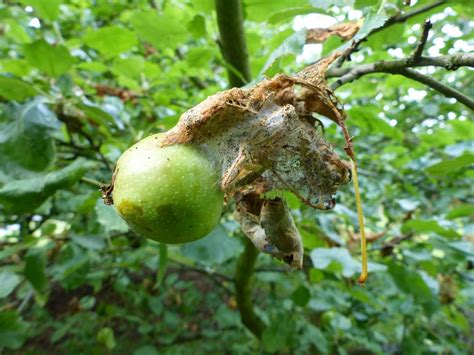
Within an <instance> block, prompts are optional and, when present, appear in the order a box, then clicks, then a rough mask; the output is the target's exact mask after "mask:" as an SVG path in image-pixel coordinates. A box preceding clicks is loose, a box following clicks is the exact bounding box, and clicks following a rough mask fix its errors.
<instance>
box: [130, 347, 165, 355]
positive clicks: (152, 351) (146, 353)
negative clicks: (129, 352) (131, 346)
mask: <svg viewBox="0 0 474 355" xmlns="http://www.w3.org/2000/svg"><path fill="white" fill-rule="evenodd" d="M158 354H159V352H158V350H157V349H156V348H155V347H154V346H153V345H144V346H140V347H139V348H138V349H137V350H135V351H134V352H133V355H158Z"/></svg>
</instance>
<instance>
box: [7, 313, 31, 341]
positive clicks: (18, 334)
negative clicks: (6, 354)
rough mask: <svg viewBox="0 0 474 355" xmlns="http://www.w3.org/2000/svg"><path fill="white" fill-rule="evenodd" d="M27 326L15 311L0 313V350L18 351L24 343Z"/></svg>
mask: <svg viewBox="0 0 474 355" xmlns="http://www.w3.org/2000/svg"><path fill="white" fill-rule="evenodd" d="M27 330H28V324H27V323H25V322H23V321H22V320H21V318H20V316H19V315H18V313H17V312H15V311H2V312H0V349H1V348H4V347H6V348H9V349H18V348H19V347H20V346H22V345H23V343H24V342H25V340H26V338H27V336H28V334H27V333H26V331H27Z"/></svg>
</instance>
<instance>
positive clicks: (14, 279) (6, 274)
mask: <svg viewBox="0 0 474 355" xmlns="http://www.w3.org/2000/svg"><path fill="white" fill-rule="evenodd" d="M20 282H21V278H20V276H18V275H17V274H15V273H14V272H12V271H8V270H4V271H1V272H0V285H1V287H0V298H5V297H7V296H8V295H9V294H10V293H12V292H13V290H14V289H15V287H17V286H18V284H19V283H20Z"/></svg>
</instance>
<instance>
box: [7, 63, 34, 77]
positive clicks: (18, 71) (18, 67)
mask: <svg viewBox="0 0 474 355" xmlns="http://www.w3.org/2000/svg"><path fill="white" fill-rule="evenodd" d="M31 70H32V67H31V66H30V65H29V64H28V62H27V61H26V60H24V59H4V60H0V71H1V72H3V73H9V74H13V75H15V76H27V75H29V74H30V73H31Z"/></svg>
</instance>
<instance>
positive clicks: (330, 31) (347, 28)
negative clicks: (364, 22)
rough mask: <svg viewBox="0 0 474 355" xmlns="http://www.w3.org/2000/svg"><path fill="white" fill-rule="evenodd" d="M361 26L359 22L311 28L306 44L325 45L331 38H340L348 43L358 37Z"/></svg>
mask: <svg viewBox="0 0 474 355" xmlns="http://www.w3.org/2000/svg"><path fill="white" fill-rule="evenodd" d="M360 26H361V21H360V20H359V21H351V22H343V23H338V24H335V25H333V26H331V27H328V28H311V29H309V30H308V32H307V34H306V43H307V44H311V43H323V42H325V41H326V40H327V39H328V38H329V37H331V36H338V37H340V38H342V39H343V40H346V41H347V40H349V39H351V38H352V37H354V36H355V35H356V33H357V32H358V31H359V29H360Z"/></svg>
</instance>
